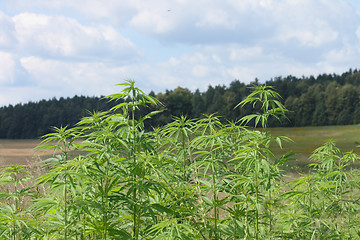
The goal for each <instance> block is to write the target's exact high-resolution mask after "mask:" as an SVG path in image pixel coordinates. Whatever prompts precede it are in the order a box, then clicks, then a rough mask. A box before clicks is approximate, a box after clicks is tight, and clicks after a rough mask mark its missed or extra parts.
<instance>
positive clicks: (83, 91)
mask: <svg viewBox="0 0 360 240" xmlns="http://www.w3.org/2000/svg"><path fill="white" fill-rule="evenodd" d="M359 63H360V1H359V0H221V1H220V0H151V1H147V0H126V1H125V0H83V1H80V0H31V1H29V0H1V2H0V105H8V104H16V103H20V102H22V103H25V102H28V101H30V100H31V101H37V100H40V99H44V98H45V99H49V98H52V97H60V96H63V97H68V96H74V95H75V94H77V95H87V96H94V95H96V96H99V95H107V94H111V93H115V92H116V91H119V90H121V88H119V87H114V85H115V84H117V83H120V82H122V81H123V80H124V79H129V78H131V79H134V80H135V81H136V82H137V86H138V87H140V88H142V89H143V90H144V91H145V92H146V93H148V92H150V90H154V91H155V92H156V93H157V92H164V91H165V90H166V89H169V90H170V89H174V88H176V87H177V86H182V87H187V88H189V89H190V90H192V91H193V90H195V89H197V88H199V89H200V90H201V91H205V90H206V89H207V87H208V85H210V84H211V85H217V84H224V85H228V84H229V83H230V82H231V81H233V80H234V79H238V80H240V81H242V82H245V83H249V82H251V81H253V80H254V79H255V78H256V77H257V78H258V79H259V80H260V82H264V81H266V80H269V79H270V78H273V77H277V76H287V75H290V74H291V75H294V76H298V77H300V76H303V75H304V76H310V75H315V76H316V75H318V74H321V73H337V74H341V73H342V72H344V71H347V70H348V69H349V68H353V69H354V68H357V69H359Z"/></svg>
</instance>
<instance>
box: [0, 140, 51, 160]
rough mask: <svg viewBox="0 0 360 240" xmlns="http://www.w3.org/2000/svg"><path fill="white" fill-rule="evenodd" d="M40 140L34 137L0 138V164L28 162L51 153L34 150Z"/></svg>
mask: <svg viewBox="0 0 360 240" xmlns="http://www.w3.org/2000/svg"><path fill="white" fill-rule="evenodd" d="M40 142H41V140H36V139H21V140H19V139H16V140H13V139H11V140H8V139H0V166H4V165H9V164H14V165H15V164H19V165H22V164H29V163H31V162H34V161H39V160H40V159H41V158H46V157H48V156H50V155H51V152H46V153H45V152H42V151H38V152H37V151H36V150H35V147H36V146H38V145H39V144H40Z"/></svg>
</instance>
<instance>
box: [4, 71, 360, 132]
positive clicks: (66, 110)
mask: <svg viewBox="0 0 360 240" xmlns="http://www.w3.org/2000/svg"><path fill="white" fill-rule="evenodd" d="M258 84H259V82H258V80H257V79H255V81H254V82H252V83H250V84H245V83H242V82H240V81H239V80H234V81H232V82H231V83H230V84H229V86H225V85H216V86H211V85H209V86H208V88H207V90H206V91H204V92H201V91H200V90H199V89H197V90H196V91H194V92H192V91H190V90H189V89H187V88H183V87H177V88H176V89H174V90H166V91H165V92H164V93H157V94H155V93H154V92H150V94H149V95H150V96H153V97H156V98H157V99H158V100H159V101H160V102H162V103H163V106H162V107H160V109H161V110H163V112H162V113H161V114H158V115H156V116H154V117H153V118H152V119H151V120H150V121H148V123H147V124H148V125H147V127H148V128H151V127H156V126H162V125H164V124H167V123H169V122H170V121H172V118H173V116H181V115H186V116H188V117H189V118H199V117H201V116H203V115H204V114H213V113H216V114H217V115H219V116H222V120H223V121H224V122H225V121H233V122H235V121H237V120H239V119H240V118H242V117H243V116H246V115H249V114H251V113H253V112H254V111H256V108H255V110H254V109H253V108H252V107H253V106H245V107H243V108H235V106H236V104H238V103H239V102H241V101H242V100H243V99H244V98H245V97H246V96H247V95H249V93H250V92H251V87H252V86H254V85H258ZM265 84H266V85H268V86H272V87H274V89H275V90H276V91H277V92H278V93H279V94H280V95H281V96H282V103H283V104H284V105H285V107H286V108H287V109H289V112H288V113H287V116H288V119H282V121H281V123H279V122H277V121H275V120H273V121H270V122H269V126H271V127H278V126H285V127H292V126H324V125H348V124H358V123H360V72H359V71H358V70H357V69H355V70H352V69H349V70H348V71H347V72H344V73H342V74H321V75H318V76H317V77H314V76H309V77H305V76H302V77H295V76H291V75H290V76H287V77H275V78H273V79H270V80H268V81H266V82H265ZM123 101H127V99H124V100H123ZM116 104H119V103H118V102H117V103H115V102H111V101H108V100H107V99H103V98H101V97H85V96H75V97H72V98H59V99H57V98H53V99H50V100H41V101H39V102H29V103H26V104H17V105H15V106H13V105H9V106H4V107H1V108H0V138H38V137H40V136H42V135H44V134H47V133H49V132H50V131H51V128H50V127H51V126H55V127H60V126H73V125H74V124H75V123H76V122H78V121H79V120H80V119H81V118H82V117H84V116H87V115H89V112H96V111H103V110H107V109H110V108H111V107H113V106H115V105H116ZM255 107H256V106H255ZM154 108H155V107H154ZM157 108H159V107H157ZM153 110H154V109H148V108H147V109H145V108H144V109H140V110H139V111H138V115H139V116H143V115H144V114H147V113H148V112H150V111H153Z"/></svg>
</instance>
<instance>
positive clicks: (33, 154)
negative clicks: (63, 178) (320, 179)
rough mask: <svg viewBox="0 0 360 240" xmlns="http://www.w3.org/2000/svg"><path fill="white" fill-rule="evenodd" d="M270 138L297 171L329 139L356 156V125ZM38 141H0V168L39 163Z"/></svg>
mask: <svg viewBox="0 0 360 240" xmlns="http://www.w3.org/2000/svg"><path fill="white" fill-rule="evenodd" d="M270 132H271V134H272V135H273V136H287V137H290V138H291V139H292V140H293V141H294V142H292V143H284V144H283V149H280V148H279V147H275V146H272V151H273V152H274V153H275V154H276V155H277V156H279V155H282V154H284V153H286V152H289V151H291V152H293V153H295V156H294V158H295V159H297V160H298V161H295V162H294V163H293V164H294V165H295V166H298V167H300V168H304V167H305V168H306V165H307V164H308V163H309V159H308V158H309V156H310V155H311V153H312V152H313V151H314V150H315V149H316V148H317V147H319V146H321V145H322V144H324V143H325V141H327V140H328V139H330V138H331V139H333V140H334V141H335V142H336V145H337V146H338V147H339V148H341V150H343V151H344V152H346V151H351V150H354V151H355V152H356V153H358V154H359V153H360V148H359V147H358V146H359V144H360V125H351V126H326V127H297V128H273V129H270ZM40 142H41V140H34V139H25V140H5V139H0V166H4V165H9V164H29V163H34V162H39V160H40V159H45V158H47V157H49V156H51V154H52V152H51V151H47V152H43V151H42V150H40V151H36V150H35V147H36V146H38V145H39V144H40Z"/></svg>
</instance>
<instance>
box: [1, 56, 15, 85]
mask: <svg viewBox="0 0 360 240" xmlns="http://www.w3.org/2000/svg"><path fill="white" fill-rule="evenodd" d="M15 61H16V60H15V58H14V56H13V55H12V54H11V53H8V52H0V85H5V84H11V83H13V81H14V72H15V66H16V63H15Z"/></svg>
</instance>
